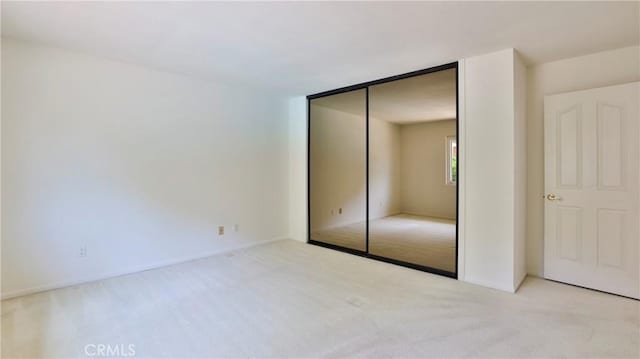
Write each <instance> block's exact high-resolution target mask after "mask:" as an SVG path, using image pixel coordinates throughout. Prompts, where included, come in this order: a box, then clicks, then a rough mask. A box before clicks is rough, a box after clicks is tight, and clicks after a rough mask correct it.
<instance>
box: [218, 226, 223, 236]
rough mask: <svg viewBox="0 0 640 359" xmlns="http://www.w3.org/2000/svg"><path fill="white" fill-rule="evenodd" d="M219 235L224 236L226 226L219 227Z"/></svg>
mask: <svg viewBox="0 0 640 359" xmlns="http://www.w3.org/2000/svg"><path fill="white" fill-rule="evenodd" d="M218 235H219V236H222V235H224V226H219V227H218Z"/></svg>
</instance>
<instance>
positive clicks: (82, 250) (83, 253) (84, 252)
mask: <svg viewBox="0 0 640 359" xmlns="http://www.w3.org/2000/svg"><path fill="white" fill-rule="evenodd" d="M78 255H79V256H80V257H86V256H87V246H80V251H79V252H78Z"/></svg>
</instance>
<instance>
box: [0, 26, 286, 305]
mask: <svg viewBox="0 0 640 359" xmlns="http://www.w3.org/2000/svg"><path fill="white" fill-rule="evenodd" d="M287 133H288V127H287V113H286V102H285V100H284V99H280V98H277V97H274V96H272V95H270V94H268V93H265V92H263V91H258V90H250V89H242V88H237V87H234V86H226V85H222V84H213V83H207V82H200V81H196V80H192V79H189V78H186V77H183V76H179V75H174V74H169V73H164V72H159V71H154V70H151V69H146V68H142V67H137V66H133V65H128V64H124V63H119V62H113V61H108V60H104V59H99V58H94V57H89V56H84V55H81V54H77V53H72V52H67V51H64V50H58V49H52V48H45V47H39V46H33V45H29V44H26V43H21V42H15V41H8V40H5V39H3V41H2V194H3V196H2V207H3V208H4V211H3V212H2V292H3V295H4V296H11V295H16V294H20V293H24V292H29V291H32V290H38V289H45V288H50V287H56V286H62V285H66V284H71V283H76V282H81V281H85V280H92V279H96V278H100V277H105V276H111V275H115V274H121V273H127V272H132V271H136V270H140V269H145V268H148V267H153V266H157V265H162V264H166V263H171V262H175V261H181V260H186V259H190V258H194V257H201V256H205V255H207V254H211V253H215V252H218V251H222V250H227V249H231V248H239V247H242V246H246V245H250V244H253V243H259V242H261V241H265V240H270V239H274V238H279V237H284V236H286V235H287V232H288V228H287V221H288V217H287V212H288V211H287V207H288V206H287V205H288V203H287V200H286V199H287V193H288V188H287V183H288V182H287V177H288V176H287V174H288V171H287V161H288V159H289V157H288V153H287V150H288V148H287V141H288V139H287ZM234 224H239V232H237V233H236V232H233V230H232V226H233V225H234ZM218 225H225V226H226V230H227V233H226V234H225V235H224V236H218V235H217V227H218ZM81 246H86V247H87V257H84V258H81V257H79V250H80V247H81Z"/></svg>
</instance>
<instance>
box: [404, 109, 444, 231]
mask: <svg viewBox="0 0 640 359" xmlns="http://www.w3.org/2000/svg"><path fill="white" fill-rule="evenodd" d="M455 135H456V121H455V120H445V121H433V122H423V123H418V124H411V125H402V126H400V143H401V145H400V146H401V147H400V148H401V151H400V152H401V160H400V162H401V175H400V178H401V186H400V188H401V207H400V208H401V211H402V213H410V214H418V215H423V216H429V217H438V218H447V219H455V218H456V186H454V185H449V184H447V183H446V169H447V167H446V162H447V152H446V147H447V136H455Z"/></svg>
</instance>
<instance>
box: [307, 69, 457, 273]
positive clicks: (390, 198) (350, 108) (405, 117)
mask: <svg viewBox="0 0 640 359" xmlns="http://www.w3.org/2000/svg"><path fill="white" fill-rule="evenodd" d="M457 81H458V80H457V63H452V64H448V65H443V66H439V67H437V68H432V69H427V70H422V71H416V72H413V73H410V74H406V75H399V76H394V77H391V78H387V79H382V80H376V81H372V82H369V83H364V84H360V85H354V86H350V87H348V88H344V89H338V90H333V91H328V92H325V93H321V94H316V95H311V96H309V97H308V105H309V108H308V110H309V119H308V120H309V128H308V130H309V138H308V139H309V143H308V145H309V153H308V155H309V165H308V166H309V167H308V175H309V243H312V244H316V245H322V246H325V247H330V248H333V249H337V250H342V251H347V252H351V253H354V254H359V255H362V256H366V257H370V258H373V259H378V260H383V261H387V262H392V263H396V264H400V265H404V266H408V267H412V268H417V269H421V270H425V271H429V272H432V273H437V274H442V275H446V276H449V277H454V278H455V277H456V276H457V208H458V206H457V200H458V187H457V182H458V139H457V134H458V114H457V107H458V106H457V101H458V99H457Z"/></svg>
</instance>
